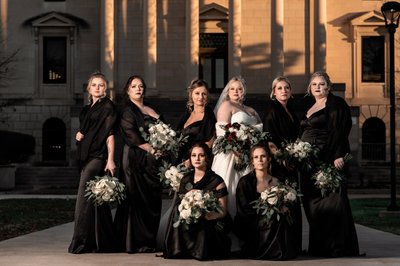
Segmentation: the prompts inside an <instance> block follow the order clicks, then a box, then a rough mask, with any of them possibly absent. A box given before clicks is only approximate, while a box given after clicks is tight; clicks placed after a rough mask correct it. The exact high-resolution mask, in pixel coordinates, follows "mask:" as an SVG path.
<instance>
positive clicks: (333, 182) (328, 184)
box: [311, 153, 352, 197]
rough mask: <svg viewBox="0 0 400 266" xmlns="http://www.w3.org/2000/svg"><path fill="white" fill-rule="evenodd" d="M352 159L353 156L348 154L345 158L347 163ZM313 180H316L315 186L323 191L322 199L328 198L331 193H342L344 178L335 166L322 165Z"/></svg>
mask: <svg viewBox="0 0 400 266" xmlns="http://www.w3.org/2000/svg"><path fill="white" fill-rule="evenodd" d="M351 158H352V156H351V155H350V154H348V153H347V154H346V155H345V156H344V157H343V159H344V161H345V162H348V161H350V160H351ZM311 179H313V180H315V183H314V184H315V186H316V187H317V188H319V189H320V190H321V196H322V197H325V196H327V195H328V194H329V193H330V192H338V193H340V188H341V183H342V181H343V177H342V175H341V174H340V173H339V170H338V169H336V167H335V166H334V165H328V164H322V165H321V166H320V167H319V168H318V171H317V172H316V173H315V174H314V175H313V176H312V177H311Z"/></svg>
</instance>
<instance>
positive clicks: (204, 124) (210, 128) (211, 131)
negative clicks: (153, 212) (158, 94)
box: [157, 106, 217, 250]
mask: <svg viewBox="0 0 400 266" xmlns="http://www.w3.org/2000/svg"><path fill="white" fill-rule="evenodd" d="M190 114H191V112H189V111H188V110H187V111H186V112H185V113H184V115H183V116H182V117H181V119H180V121H179V122H178V125H177V128H176V130H177V131H178V132H180V133H181V134H182V135H183V136H187V141H186V142H185V144H184V145H182V146H181V147H180V149H179V153H178V156H177V158H175V160H174V161H173V162H172V163H173V164H174V165H178V164H180V163H182V162H183V161H185V160H187V159H189V157H190V156H189V150H190V149H191V148H192V146H193V145H194V144H195V143H198V142H207V141H210V140H211V139H212V138H213V137H214V136H215V123H216V122H217V121H216V119H215V115H214V112H213V110H212V109H211V108H210V107H208V106H206V107H205V108H204V117H203V119H202V120H199V121H196V122H194V123H192V124H190V125H187V126H186V127H184V126H185V123H186V121H187V120H188V119H189V117H190ZM176 197H177V195H176V193H174V197H173V199H172V202H171V206H170V207H169V208H168V209H167V211H166V212H165V213H164V214H163V216H162V217H161V221H160V227H159V228H158V235H157V249H160V250H161V249H162V246H163V243H164V239H165V232H166V227H167V224H168V218H169V216H170V214H171V211H172V206H173V205H174V201H175V200H176Z"/></svg>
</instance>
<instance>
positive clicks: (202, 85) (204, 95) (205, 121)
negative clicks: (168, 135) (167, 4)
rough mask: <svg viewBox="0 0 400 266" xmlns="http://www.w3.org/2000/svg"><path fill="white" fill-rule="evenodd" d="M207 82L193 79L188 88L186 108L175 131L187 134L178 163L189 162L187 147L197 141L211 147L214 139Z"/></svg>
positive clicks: (213, 124)
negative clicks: (208, 103)
mask: <svg viewBox="0 0 400 266" xmlns="http://www.w3.org/2000/svg"><path fill="white" fill-rule="evenodd" d="M208 94H209V89H208V84H207V82H206V81H204V80H202V79H196V80H193V81H192V82H191V83H190V86H189V88H188V102H187V110H186V112H185V114H184V115H183V116H182V117H181V119H180V121H179V123H178V126H177V131H180V132H181V133H182V134H183V135H184V136H188V141H187V142H186V144H185V145H184V146H182V148H181V149H180V153H179V159H178V163H180V162H182V161H186V163H185V164H186V165H188V164H189V161H188V159H189V154H188V151H189V149H190V148H191V147H192V146H193V144H195V143H197V142H205V143H207V145H208V146H209V147H210V148H211V147H212V144H213V141H214V139H215V123H216V122H217V120H216V118H215V115H214V112H213V110H212V109H211V108H210V107H209V106H208V105H207V101H208Z"/></svg>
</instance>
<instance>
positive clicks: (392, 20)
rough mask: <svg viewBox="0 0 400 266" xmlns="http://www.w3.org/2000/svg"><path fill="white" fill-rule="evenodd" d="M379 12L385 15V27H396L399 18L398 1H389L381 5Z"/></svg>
mask: <svg viewBox="0 0 400 266" xmlns="http://www.w3.org/2000/svg"><path fill="white" fill-rule="evenodd" d="M381 12H382V14H383V16H384V17H385V24H386V28H394V29H395V28H397V27H398V26H399V18H400V3H399V2H395V1H389V2H386V3H384V4H383V5H382V7H381Z"/></svg>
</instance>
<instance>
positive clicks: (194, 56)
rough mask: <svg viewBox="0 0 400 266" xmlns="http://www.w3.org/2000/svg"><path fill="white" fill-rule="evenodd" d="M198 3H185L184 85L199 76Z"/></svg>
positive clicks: (192, 0) (193, 0) (193, 1)
mask: <svg viewBox="0 0 400 266" xmlns="http://www.w3.org/2000/svg"><path fill="white" fill-rule="evenodd" d="M199 46H200V44H199V1H198V0H189V1H187V2H186V60H185V61H186V84H187V85H189V83H190V81H192V79H194V78H197V77H198V75H199Z"/></svg>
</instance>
